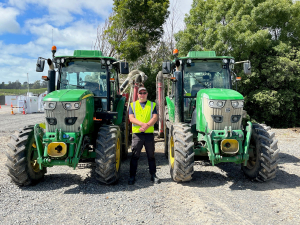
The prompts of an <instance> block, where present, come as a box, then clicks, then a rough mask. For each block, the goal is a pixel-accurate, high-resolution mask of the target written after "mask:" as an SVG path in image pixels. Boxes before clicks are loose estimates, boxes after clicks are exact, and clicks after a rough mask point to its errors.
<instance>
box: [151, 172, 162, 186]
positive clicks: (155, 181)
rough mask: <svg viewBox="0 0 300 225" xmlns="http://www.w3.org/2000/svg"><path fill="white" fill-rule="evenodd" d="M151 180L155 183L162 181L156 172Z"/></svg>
mask: <svg viewBox="0 0 300 225" xmlns="http://www.w3.org/2000/svg"><path fill="white" fill-rule="evenodd" d="M151 181H153V182H154V184H159V183H160V179H159V178H158V177H157V176H156V174H152V175H151Z"/></svg>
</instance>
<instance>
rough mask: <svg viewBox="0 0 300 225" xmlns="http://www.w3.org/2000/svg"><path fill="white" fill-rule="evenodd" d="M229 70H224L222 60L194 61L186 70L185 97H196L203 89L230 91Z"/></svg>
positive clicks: (186, 66)
mask: <svg viewBox="0 0 300 225" xmlns="http://www.w3.org/2000/svg"><path fill="white" fill-rule="evenodd" d="M229 74H230V73H229V70H228V69H227V68H223V64H222V61H221V60H210V61H207V60H193V61H192V63H189V64H188V63H186V64H185V69H184V89H183V91H184V96H190V97H196V94H197V92H198V91H200V90H201V89H207V88H225V89H230V88H231V85H230V82H231V80H230V76H229Z"/></svg>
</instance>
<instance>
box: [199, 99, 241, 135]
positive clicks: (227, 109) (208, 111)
mask: <svg viewBox="0 0 300 225" xmlns="http://www.w3.org/2000/svg"><path fill="white" fill-rule="evenodd" d="M203 101H204V102H203V107H204V116H205V119H206V122H207V123H208V128H209V129H210V130H224V129H225V127H226V126H227V128H229V126H231V129H232V130H240V129H241V124H242V112H243V108H238V109H236V108H233V107H232V105H231V101H230V100H226V103H225V106H224V107H223V108H221V109H218V108H210V107H209V105H208V99H207V98H203ZM212 115H214V116H223V121H222V122H221V123H216V122H214V120H213V118H212ZM233 115H240V119H239V121H238V122H236V123H233V122H231V116H233Z"/></svg>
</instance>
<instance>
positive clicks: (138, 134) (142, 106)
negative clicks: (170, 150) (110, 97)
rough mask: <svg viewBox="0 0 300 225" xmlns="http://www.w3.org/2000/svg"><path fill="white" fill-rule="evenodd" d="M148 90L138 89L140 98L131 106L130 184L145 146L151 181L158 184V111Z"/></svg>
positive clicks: (133, 180) (132, 181)
mask: <svg viewBox="0 0 300 225" xmlns="http://www.w3.org/2000/svg"><path fill="white" fill-rule="evenodd" d="M147 96H148V92H147V89H146V88H145V87H140V88H139V90H138V98H139V100H137V101H135V102H132V103H131V104H130V107H129V120H130V122H131V123H132V157H131V161H130V178H129V180H128V184H129V185H133V184H134V182H135V175H136V170H137V166H138V160H139V158H140V154H141V150H142V148H143V146H145V149H146V153H147V157H148V165H149V172H150V174H151V181H153V182H154V183H156V184H158V183H160V180H159V179H158V177H157V176H156V174H155V173H156V164H155V157H154V151H155V146H154V135H153V132H154V124H155V122H156V121H157V111H156V106H155V103H154V102H150V101H148V100H147Z"/></svg>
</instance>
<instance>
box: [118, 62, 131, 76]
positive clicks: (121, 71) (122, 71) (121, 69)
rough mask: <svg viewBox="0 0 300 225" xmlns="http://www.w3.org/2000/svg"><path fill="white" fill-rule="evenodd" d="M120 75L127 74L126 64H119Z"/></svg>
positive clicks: (127, 67)
mask: <svg viewBox="0 0 300 225" xmlns="http://www.w3.org/2000/svg"><path fill="white" fill-rule="evenodd" d="M120 73H121V74H129V66H128V63H127V62H120Z"/></svg>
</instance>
